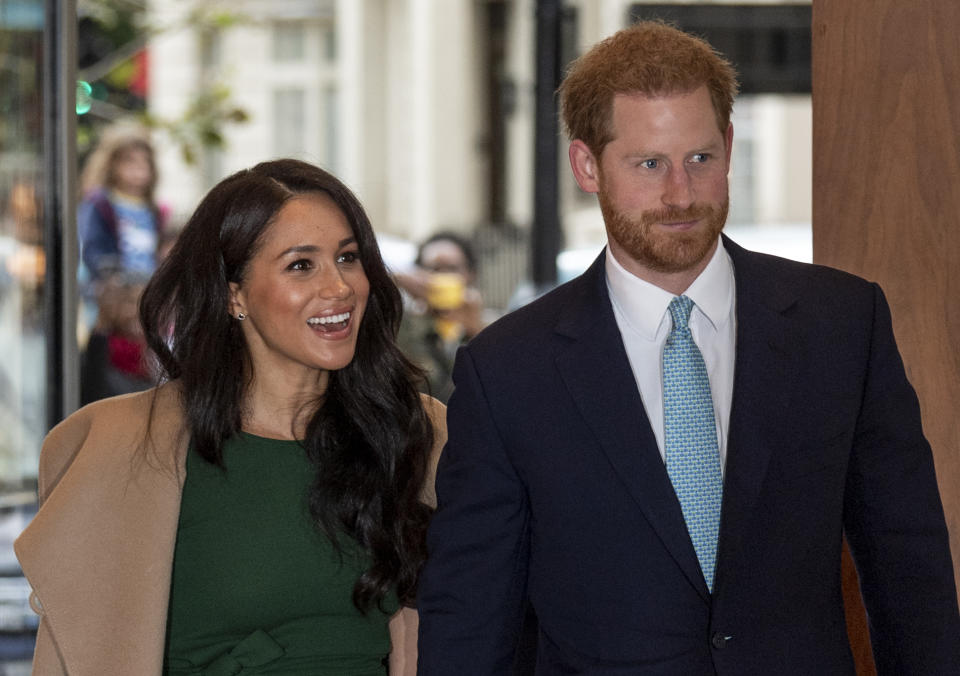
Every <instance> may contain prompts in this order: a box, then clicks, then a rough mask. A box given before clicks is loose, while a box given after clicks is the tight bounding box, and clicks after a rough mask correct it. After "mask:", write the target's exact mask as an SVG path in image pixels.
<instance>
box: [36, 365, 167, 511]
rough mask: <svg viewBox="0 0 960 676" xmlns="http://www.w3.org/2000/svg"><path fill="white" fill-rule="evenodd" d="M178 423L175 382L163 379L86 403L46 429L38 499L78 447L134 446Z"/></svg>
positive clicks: (56, 481) (47, 490)
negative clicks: (142, 388) (141, 388)
mask: <svg viewBox="0 0 960 676" xmlns="http://www.w3.org/2000/svg"><path fill="white" fill-rule="evenodd" d="M182 428H183V422H182V413H181V408H180V396H179V386H178V385H177V384H175V383H166V384H164V385H161V386H159V387H155V388H152V389H149V390H145V391H143V392H134V393H132V394H124V395H119V396H116V397H109V398H107V399H101V400H98V401H95V402H92V403H90V404H87V405H86V406H84V407H83V408H81V409H79V410H78V411H76V412H74V413H72V414H71V415H69V416H68V417H67V418H65V419H64V420H63V421H62V422H60V423H59V424H57V425H56V426H55V427H54V428H53V429H52V430H50V432H49V433H48V434H47V436H46V438H45V439H44V441H43V446H42V448H41V451H40V467H39V492H40V498H41V500H43V499H44V498H45V497H46V496H47V495H48V494H49V492H50V491H51V490H52V488H53V487H54V486H56V484H57V483H58V482H59V480H60V478H61V477H62V476H63V474H64V473H65V472H66V470H67V469H68V468H69V467H70V465H71V464H72V463H73V461H74V459H75V458H76V456H77V454H78V453H79V452H80V450H81V449H82V448H84V447H92V448H98V449H104V450H105V451H109V452H113V451H115V450H116V449H120V448H123V449H127V448H136V447H138V446H140V445H142V442H143V441H144V440H145V439H147V437H148V433H149V432H152V430H154V429H156V430H157V431H158V434H169V433H171V432H172V433H178V432H179V431H180V430H182Z"/></svg>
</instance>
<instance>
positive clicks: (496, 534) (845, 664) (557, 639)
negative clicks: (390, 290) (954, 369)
mask: <svg viewBox="0 0 960 676" xmlns="http://www.w3.org/2000/svg"><path fill="white" fill-rule="evenodd" d="M724 246H726V248H727V250H728V251H729V253H730V256H731V258H732V260H733V265H734V270H735V275H736V317H737V343H736V364H735V375H734V389H733V402H732V410H731V414H730V426H729V438H728V445H727V464H726V471H725V479H724V496H723V513H722V522H721V529H720V542H719V552H718V555H717V569H716V578H715V589H714V593H713V595H712V596H711V595H710V594H709V593H708V591H707V588H706V585H705V583H704V580H703V577H702V575H701V573H700V570H699V566H698V563H697V558H696V555H695V553H694V550H693V545H692V544H691V542H690V539H689V536H688V535H687V530H686V527H685V525H684V521H683V517H682V514H681V511H680V505H679V503H678V501H677V499H676V496H675V495H674V492H673V489H672V487H671V484H670V481H669V478H668V477H667V473H666V470H665V467H664V464H663V462H662V459H661V456H660V453H659V450H658V448H657V445H656V442H655V440H654V435H653V432H652V430H651V427H650V423H649V422H648V420H647V418H646V416H645V413H644V410H643V405H642V403H641V399H640V394H639V391H638V388H637V385H636V382H635V381H634V378H633V375H632V372H631V369H630V365H629V363H628V361H627V355H626V352H625V350H624V347H623V342H622V340H621V337H620V334H619V330H618V328H617V325H616V321H615V319H614V315H613V310H612V307H611V304H610V299H609V296H608V292H607V287H606V281H605V273H604V261H603V256H602V255H601V256H600V257H599V258H598V259H597V260H596V262H595V263H594V264H593V265H592V267H591V268H590V269H589V270H588V271H587V272H586V273H584V274H583V275H582V276H581V277H579V278H577V279H575V280H573V281H572V282H570V283H569V284H566V285H564V286H562V287H560V288H558V289H556V290H555V291H553V292H551V293H550V294H548V295H547V296H545V297H544V298H542V299H540V300H538V301H536V302H534V303H532V304H530V305H529V306H526V307H524V308H522V309H520V310H519V311H517V312H515V313H513V314H511V315H508V316H507V317H505V318H503V319H502V320H500V321H499V322H497V323H495V324H494V325H492V326H491V327H489V328H488V329H487V330H486V331H484V332H483V333H482V334H481V335H479V336H478V337H477V338H475V339H474V340H473V341H472V342H471V343H470V344H469V345H468V346H466V347H465V348H463V349H461V351H460V352H459V354H458V357H457V363H456V367H455V370H454V380H455V383H456V390H455V392H454V395H453V397H452V399H451V401H450V404H449V408H448V414H447V415H448V430H449V442H448V444H447V446H446V448H445V450H444V453H443V455H442V457H441V460H440V467H439V470H438V477H437V493H438V497H439V509H438V511H437V513H436V515H435V517H434V520H433V523H432V525H431V528H430V534H429V550H430V554H429V557H428V561H427V565H426V569H425V571H424V574H423V577H422V582H421V586H420V594H419V599H418V606H419V610H420V615H421V619H420V628H421V629H420V672H419V673H421V674H426V675H427V676H470V675H474V674H476V675H477V676H491V675H494V674H508V673H510V664H511V659H512V651H513V647H514V645H515V642H516V634H517V629H518V624H519V622H520V617H521V611H522V603H523V600H524V598H526V597H529V599H530V602H531V603H532V605H533V607H534V610H535V611H536V614H537V616H538V618H539V622H540V633H539V641H538V664H537V673H538V674H611V675H613V674H617V675H619V674H669V675H684V676H686V675H698V674H714V673H716V674H722V675H726V674H731V675H736V676H746V675H751V674H756V675H758V676H760V675H763V676H770V675H771V674H773V675H776V676H785V675H790V674H796V675H798V676H800V675H803V676H809V675H811V674H816V675H817V676H828V675H831V674H851V673H853V662H852V658H851V654H850V649H849V645H848V641H847V634H846V625H845V621H844V611H843V604H842V596H841V584H840V552H841V538H842V535H843V534H844V533H846V535H847V538H848V540H849V543H850V547H851V550H852V553H853V555H854V558H855V561H856V563H857V566H858V570H859V573H860V578H861V587H862V593H863V596H864V601H865V604H866V608H867V611H868V613H869V617H870V622H871V631H872V641H873V645H874V652H875V655H876V660H877V666H878V668H879V671H880V673H881V674H897V675H898V676H903V675H905V674H916V675H918V676H920V675H923V676H930V675H933V674H957V673H958V669H960V617H958V612H957V596H956V589H955V586H954V579H953V568H952V563H951V558H950V550H949V544H948V536H947V530H946V525H945V522H944V516H943V510H942V507H941V503H940V497H939V493H938V490H937V484H936V478H935V476H934V468H933V461H932V456H931V452H930V448H929V445H928V444H927V442H926V440H925V439H924V437H923V432H922V429H921V423H920V412H919V406H918V403H917V398H916V396H915V394H914V391H913V389H912V388H911V386H910V385H909V383H908V382H907V379H906V376H905V373H904V369H903V365H902V362H901V359H900V356H899V353H898V351H897V348H896V345H895V343H894V338H893V332H892V328H891V322H890V314H889V310H888V307H887V304H886V301H885V300H884V297H883V294H882V292H881V291H880V289H879V287H877V286H876V285H875V284H870V283H868V282H865V281H863V280H861V279H859V278H857V277H854V276H852V275H849V274H846V273H843V272H839V271H836V270H831V269H828V268H823V267H819V266H812V265H805V264H800V263H795V262H791V261H786V260H783V259H779V258H775V257H772V256H766V255H761V254H756V253H752V252H748V251H746V250H744V249H742V248H740V247H738V246H737V245H735V244H733V243H732V242H731V241H729V240H728V239H726V238H724ZM650 368H659V365H657V364H651V366H650Z"/></svg>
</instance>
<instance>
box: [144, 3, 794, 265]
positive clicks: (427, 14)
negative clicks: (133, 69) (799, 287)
mask: <svg viewBox="0 0 960 676" xmlns="http://www.w3.org/2000/svg"><path fill="white" fill-rule="evenodd" d="M491 4H496V5H500V6H502V8H503V11H504V12H505V17H506V19H505V30H504V36H505V40H506V46H505V53H504V58H503V65H502V70H503V72H502V73H501V74H500V77H502V78H504V79H506V80H508V81H509V91H510V92H511V93H512V94H511V97H510V98H511V102H510V106H509V110H508V111H507V117H506V120H505V123H504V129H503V138H502V140H501V146H500V147H501V148H502V150H501V151H500V152H503V153H504V162H505V164H504V167H503V172H504V180H503V184H504V186H505V195H504V196H503V203H504V207H503V217H504V220H506V221H507V222H508V223H512V224H514V225H516V226H518V227H519V228H521V229H524V228H528V227H529V225H530V223H531V220H532V203H533V166H534V164H533V150H534V143H533V141H534V126H533V117H534V100H533V96H534V66H535V64H534V58H535V56H534V55H535V51H534V47H535V12H536V0H234V1H233V2H230V3H226V4H224V5H223V6H224V8H225V9H226V10H227V11H228V12H230V13H231V14H234V15H238V16H242V17H244V19H245V20H244V21H241V22H240V23H238V24H236V25H234V26H232V27H229V28H226V29H223V30H221V31H218V32H214V33H208V34H201V33H200V32H199V31H198V30H196V29H195V28H193V27H190V26H185V27H182V28H180V29H176V30H170V31H165V32H163V33H161V34H159V36H158V37H156V38H155V39H154V40H153V41H152V42H151V44H150V69H151V70H150V98H149V108H150V112H151V113H152V114H153V115H155V116H157V117H160V118H166V119H173V118H177V117H179V116H181V115H182V114H183V112H184V110H185V108H186V106H187V105H188V103H189V101H190V99H191V96H192V94H194V93H195V92H197V91H203V90H210V89H211V88H213V87H215V86H217V85H220V84H222V85H226V86H227V87H228V88H229V90H230V92H231V95H232V97H233V100H234V101H235V102H236V103H237V104H239V105H240V106H241V107H242V108H244V109H245V110H246V111H247V112H248V113H249V115H250V120H249V121H248V122H247V123H245V124H240V125H227V126H226V127H225V131H226V142H227V145H226V148H225V149H224V150H223V151H217V152H211V153H207V154H206V155H204V156H203V157H201V158H200V161H199V162H198V163H197V164H195V165H188V164H186V163H184V161H183V158H182V157H181V155H180V152H179V149H178V147H177V146H176V144H174V143H171V142H170V141H169V140H167V139H165V138H163V137H162V136H158V138H157V145H158V149H159V166H160V172H161V181H160V185H159V188H158V194H159V196H160V198H161V199H162V200H164V201H166V202H167V203H169V204H171V205H172V206H173V208H174V212H175V213H176V214H179V215H180V216H181V217H182V216H184V215H186V214H189V213H190V211H191V210H192V209H193V207H194V206H195V205H196V204H197V202H198V201H199V199H200V198H201V197H202V195H203V194H204V193H205V192H206V190H207V189H209V188H210V187H211V186H212V185H213V184H214V183H215V182H216V181H217V180H219V179H220V178H222V177H224V176H226V175H227V174H229V173H231V172H233V171H236V170H238V169H240V168H243V167H247V166H250V165H252V164H255V163H256V162H259V161H262V160H265V159H269V158H273V157H279V156H294V157H299V158H302V159H305V160H308V161H311V162H314V163H316V164H319V165H321V166H324V167H326V168H328V169H330V170H331V171H333V172H334V173H335V174H337V175H338V176H339V177H341V178H342V179H343V180H344V181H345V182H346V183H347V184H348V185H350V186H351V187H352V188H353V189H354V191H355V192H356V193H357V194H358V196H359V197H360V199H361V200H362V202H363V203H364V205H365V206H366V207H367V209H368V211H369V213H370V216H371V219H372V221H373V223H374V225H375V227H376V228H377V230H378V232H380V233H385V234H389V235H394V236H399V237H403V238H407V239H410V240H413V241H416V240H419V239H422V238H423V237H425V236H427V235H429V234H430V233H432V232H434V231H436V230H438V229H440V228H445V229H455V230H460V231H463V232H466V233H469V232H472V231H473V230H474V229H475V228H476V227H477V226H480V225H483V224H485V223H488V222H489V220H490V205H489V194H490V174H489V163H490V152H491V149H492V148H494V147H495V146H494V145H491V139H490V136H489V132H490V123H489V113H488V105H489V97H490V91H491V89H490V87H489V84H487V83H486V82H485V79H484V78H488V77H489V61H488V60H486V59H487V57H486V54H487V49H488V46H489V42H490V40H491V34H490V31H489V27H488V25H487V16H488V13H487V11H488V6H489V5H491ZM565 4H566V5H567V6H568V7H571V8H573V9H574V10H575V11H576V16H577V27H578V30H577V41H578V44H577V51H582V50H583V49H585V48H587V47H589V45H591V44H593V43H594V42H596V41H597V40H599V39H601V38H603V37H605V36H607V35H609V34H610V33H612V32H614V31H616V30H617V29H619V28H621V27H623V26H624V25H625V24H626V21H627V16H628V9H629V7H630V6H631V5H632V4H635V3H633V2H629V1H627V0H567V1H566V3H565ZM713 4H720V3H713ZM768 4H770V3H768ZM199 5H202V6H203V7H205V8H208V9H209V7H211V6H212V3H211V2H200V0H177V1H171V0H151V7H152V13H153V15H154V20H155V22H156V23H157V24H159V25H176V24H178V22H179V23H180V24H182V23H183V19H184V17H185V16H187V14H188V13H189V11H191V9H192V8H195V7H197V6H199ZM734 126H735V144H734V147H735V155H734V167H733V170H732V175H731V190H732V193H733V194H732V205H731V225H737V221H738V220H739V222H740V223H746V224H750V225H751V226H753V225H757V224H761V225H785V224H788V225H792V224H809V222H810V214H811V204H810V199H811V198H810V194H811V174H812V160H811V106H810V99H809V96H800V97H796V96H794V97H781V96H769V97H767V96H765V97H743V98H741V99H740V100H739V101H738V103H737V105H736V107H735V111H734ZM558 143H561V144H562V147H563V149H564V150H563V151H562V152H561V153H560V162H561V170H560V200H561V220H562V223H563V226H564V231H565V232H564V236H565V243H566V246H567V247H569V248H590V247H595V248H599V247H600V246H601V245H602V244H603V241H604V233H603V225H602V220H601V218H600V214H599V210H598V209H597V207H596V200H595V199H594V198H593V197H592V196H584V195H582V194H578V190H577V188H576V186H575V183H574V182H573V178H572V176H571V174H570V172H569V170H568V168H567V167H566V152H565V147H566V145H565V143H564V142H563V141H562V140H558ZM807 227H809V226H808V225H807ZM801 257H802V254H801Z"/></svg>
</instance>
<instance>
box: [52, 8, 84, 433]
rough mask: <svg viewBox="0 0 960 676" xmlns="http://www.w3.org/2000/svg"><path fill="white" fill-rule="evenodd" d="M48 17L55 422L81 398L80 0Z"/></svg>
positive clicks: (53, 398) (53, 408) (53, 422)
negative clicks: (78, 215) (78, 217)
mask: <svg viewBox="0 0 960 676" xmlns="http://www.w3.org/2000/svg"><path fill="white" fill-rule="evenodd" d="M45 12H46V21H45V24H44V48H43V49H44V66H45V67H44V78H43V79H44V82H43V109H44V128H43V135H44V138H43V141H44V143H43V166H44V186H45V190H44V197H43V228H44V233H43V236H44V251H45V253H46V271H45V275H44V285H43V293H44V298H43V313H44V330H45V336H46V360H45V362H46V378H45V381H46V404H47V411H46V413H47V415H46V419H47V427H48V428H49V427H53V426H54V425H55V424H56V423H58V422H59V421H60V420H62V419H63V418H64V417H65V416H66V415H67V414H68V413H70V412H72V411H73V410H75V409H76V408H77V406H78V405H79V400H80V391H79V363H78V362H79V356H78V354H77V340H76V335H77V228H76V140H77V132H76V91H77V89H76V88H77V82H76V68H77V64H76V55H77V5H76V0H47V2H46V7H45Z"/></svg>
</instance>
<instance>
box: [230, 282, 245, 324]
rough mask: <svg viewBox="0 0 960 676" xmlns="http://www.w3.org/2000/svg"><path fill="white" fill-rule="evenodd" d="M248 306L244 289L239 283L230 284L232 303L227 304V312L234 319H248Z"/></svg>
mask: <svg viewBox="0 0 960 676" xmlns="http://www.w3.org/2000/svg"><path fill="white" fill-rule="evenodd" d="M246 308H247V306H246V303H245V302H244V299H243V289H242V288H240V284H238V283H237V282H230V302H229V303H227V312H229V313H230V315H231V316H233V317H239V316H240V315H243V316H244V317H246V314H247V309H246Z"/></svg>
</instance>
